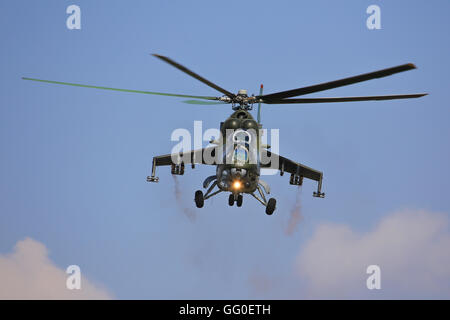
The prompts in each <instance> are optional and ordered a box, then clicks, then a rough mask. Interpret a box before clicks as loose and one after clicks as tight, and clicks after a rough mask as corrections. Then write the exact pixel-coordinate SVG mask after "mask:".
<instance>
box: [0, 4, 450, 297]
mask: <svg viewBox="0 0 450 320" xmlns="http://www.w3.org/2000/svg"><path fill="white" fill-rule="evenodd" d="M72 4H77V5H79V6H80V8H81V30H68V29H67V27H66V19H67V17H68V15H67V14H66V8H67V7H68V6H69V5H72ZM371 4H378V5H379V6H380V8H381V26H382V29H381V30H368V29H367V27H366V19H367V17H368V14H366V9H367V7H368V6H369V5H371ZM0 9H1V12H2V13H3V15H2V19H1V20H0V24H1V28H0V33H1V36H2V42H3V45H2V50H1V51H0V54H1V58H2V59H1V60H0V64H1V70H2V72H1V73H0V82H1V95H0V146H1V150H2V152H1V157H0V176H1V179H0V194H1V201H0V299H11V298H27V299H28V298H29V299H35V298H38V299H39V298H52V299H54V298H56V299H58V298H61V299H72V298H87V299H109V298H119V299H130V298H137V299H158V298H187V299H189V298H190V299H197V298H203V299H206V298H208V299H210V298H287V299H302V298H306V299H309V298H356V299H358V298H369V299H382V298H388V299H395V298H446V299H448V298H450V288H449V286H448V283H450V250H449V248H450V228H449V218H450V201H449V200H448V195H447V193H448V191H449V190H450V169H449V168H448V164H449V163H450V150H449V146H448V137H449V136H450V126H449V125H448V119H449V116H450V111H449V108H448V101H450V91H449V90H448V83H449V80H450V72H449V71H450V62H449V61H448V57H449V56H450V45H449V42H448V41H446V39H447V36H448V31H449V30H450V21H449V20H448V19H447V15H448V12H449V10H450V4H449V2H448V1H445V0H439V1H434V2H433V5H432V6H431V5H428V6H427V5H426V4H425V3H424V2H421V1H406V0H401V1H395V3H392V1H360V0H359V1H356V0H354V1H353V0H349V1H346V2H345V5H344V4H342V3H341V2H336V1H309V2H305V1H302V2H300V1H278V2H276V3H275V2H268V1H263V2H261V1H254V2H253V1H249V2H246V3H242V2H241V1H227V2H226V4H225V3H219V2H218V1H195V2H189V3H188V2H186V1H170V2H169V1H132V2H126V1H114V2H111V1H106V0H98V1H95V2H93V1H85V0H78V1H76V2H73V1H33V2H30V1H22V0H20V1H2V2H1V3H0ZM153 52H156V53H160V54H164V55H167V56H170V57H172V58H173V59H175V60H176V61H178V62H181V63H183V64H184V65H186V66H188V67H190V68H192V69H193V70H195V71H197V72H198V73H199V74H201V75H204V76H205V77H207V78H208V79H210V80H212V81H214V82H216V83H218V84H219V85H221V86H223V87H224V88H227V89H228V90H230V91H232V92H235V91H237V90H238V89H241V88H246V89H248V90H249V93H255V94H256V93H257V92H258V88H259V84H260V83H263V84H264V87H265V90H266V92H275V91H280V90H286V89H292V88H296V87H300V86H305V85H310V84H314V83H320V82H324V81H330V80H334V79H339V78H342V77H347V76H351V75H356V74H360V73H365V72H370V71H374V70H377V69H382V68H386V67H391V66H395V65H399V64H403V63H407V62H413V63H415V64H416V65H417V66H418V69H417V70H413V71H409V72H405V73H402V74H398V75H394V76H392V77H389V78H385V79H380V80H373V81H370V82H367V83H362V84H357V85H353V86H349V87H345V88H339V89H335V90H332V91H330V92H324V93H321V94H315V95H314V96H346V95H348V96H352V95H375V94H379V95H381V94H391V93H393V94H395V93H398V94H401V93H415V92H428V93H429V94H430V95H429V96H427V97H424V98H421V99H414V100H404V101H400V100H398V101H382V102H357V103H346V104H337V103H333V104H328V105H302V106H295V105H291V106H276V105H270V106H264V107H263V110H262V122H263V124H264V126H265V127H268V128H277V129H280V140H281V145H280V153H281V154H282V155H284V156H286V157H288V158H290V159H293V160H295V161H298V162H302V163H304V164H306V165H308V166H311V167H313V168H316V169H318V170H322V171H323V172H324V191H325V192H326V198H325V199H316V198H313V197H312V192H313V191H314V188H315V185H314V183H312V182H311V181H306V180H305V183H304V186H303V187H302V188H301V189H298V188H297V187H293V186H291V185H289V183H288V180H289V177H288V176H286V175H285V176H283V177H279V176H268V177H265V178H264V179H265V180H266V181H267V182H268V183H269V184H270V185H271V188H272V196H273V197H275V198H276V199H277V201H278V202H277V210H276V212H275V214H274V215H273V216H270V217H269V216H266V215H265V213H264V208H263V207H262V206H261V205H260V204H259V203H257V202H256V201H255V200H254V199H251V198H249V197H245V198H244V204H243V206H242V207H241V208H237V207H229V206H228V204H227V196H226V195H218V196H217V197H215V198H212V199H211V200H208V201H207V203H206V204H205V207H204V208H202V209H197V208H195V207H194V203H193V201H192V199H193V195H194V192H195V190H197V189H200V188H201V183H202V181H203V179H204V178H205V177H206V176H208V175H211V174H213V173H214V168H212V167H196V169H195V170H191V169H190V168H187V169H186V173H185V175H184V176H182V177H178V178H177V179H174V178H172V177H171V175H170V170H169V169H168V168H159V170H158V175H159V177H160V183H159V184H149V183H147V182H146V181H145V178H146V176H147V175H149V173H150V169H151V159H152V157H153V156H155V155H158V154H166V153H168V152H170V150H171V148H172V147H173V145H174V143H173V142H171V141H170V136H171V133H172V131H173V130H174V129H177V128H186V129H188V130H192V129H193V124H194V120H202V121H203V128H204V129H207V128H217V127H218V125H219V123H220V121H223V119H225V117H226V116H228V115H229V114H230V111H231V110H230V108H229V107H222V106H194V105H186V104H183V103H181V102H180V101H179V99H177V98H169V97H159V96H145V95H142V96H141V95H138V94H131V93H117V92H108V91H101V90H93V89H83V88H74V87H62V86H56V85H46V84H40V83H31V82H26V81H23V80H21V79H20V78H21V77H22V76H26V77H36V78H43V79H51V80H59V81H68V82H79V83H87V84H93V85H104V86H111V87H118V88H128V89H137V90H150V91H161V92H174V93H188V94H194V95H215V94H216V92H214V91H213V89H211V88H208V87H206V86H204V85H203V84H201V83H200V82H198V81H195V80H194V79H191V78H189V77H188V76H186V75H184V74H182V73H181V72H179V71H178V70H175V69H173V68H171V67H170V66H168V65H167V64H164V63H162V62H161V61H158V60H157V59H155V58H153V57H151V56H150V55H149V53H153ZM69 265H78V266H80V268H81V273H82V289H81V290H80V291H77V290H67V289H66V288H65V283H66V279H67V277H68V275H67V274H66V268H67V267H68V266H69ZM369 265H378V266H379V267H380V269H381V289H380V290H368V289H367V287H366V280H367V278H368V276H369V275H368V274H367V273H366V269H367V267H368V266H369Z"/></svg>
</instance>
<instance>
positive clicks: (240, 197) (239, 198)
mask: <svg viewBox="0 0 450 320" xmlns="http://www.w3.org/2000/svg"><path fill="white" fill-rule="evenodd" d="M243 200H244V197H243V196H242V194H240V195H238V198H237V201H236V205H237V206H238V207H240V206H242V201H243Z"/></svg>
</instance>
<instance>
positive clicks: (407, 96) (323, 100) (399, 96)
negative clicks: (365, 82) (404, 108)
mask: <svg viewBox="0 0 450 320" xmlns="http://www.w3.org/2000/svg"><path fill="white" fill-rule="evenodd" d="M427 94H428V93H415V94H396V95H389V96H367V97H339V98H304V99H282V100H271V101H264V103H267V104H290V103H327V102H352V101H374V100H395V99H411V98H420V97H423V96H426V95H427Z"/></svg>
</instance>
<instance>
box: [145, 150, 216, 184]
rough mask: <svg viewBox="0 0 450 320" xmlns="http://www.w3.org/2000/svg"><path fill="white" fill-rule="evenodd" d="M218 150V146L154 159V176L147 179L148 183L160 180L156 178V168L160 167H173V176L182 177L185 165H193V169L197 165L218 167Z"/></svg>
mask: <svg viewBox="0 0 450 320" xmlns="http://www.w3.org/2000/svg"><path fill="white" fill-rule="evenodd" d="M216 150H217V146H213V147H208V148H203V149H197V150H191V151H186V152H180V153H172V154H165V155H162V156H156V157H153V165H152V175H151V176H148V177H147V181H149V182H158V181H159V178H158V177H156V176H155V171H156V167H159V166H172V174H176V175H182V174H184V166H185V164H191V165H192V167H194V166H195V164H209V165H216V164H217V159H216Z"/></svg>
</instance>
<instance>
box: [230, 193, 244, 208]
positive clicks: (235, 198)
mask: <svg viewBox="0 0 450 320" xmlns="http://www.w3.org/2000/svg"><path fill="white" fill-rule="evenodd" d="M243 201H244V197H243V196H242V194H238V195H237V196H235V195H234V194H233V193H232V194H230V196H229V197H228V204H229V205H230V206H233V205H234V203H235V202H236V205H237V206H238V207H241V206H242V202H243Z"/></svg>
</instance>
